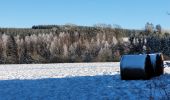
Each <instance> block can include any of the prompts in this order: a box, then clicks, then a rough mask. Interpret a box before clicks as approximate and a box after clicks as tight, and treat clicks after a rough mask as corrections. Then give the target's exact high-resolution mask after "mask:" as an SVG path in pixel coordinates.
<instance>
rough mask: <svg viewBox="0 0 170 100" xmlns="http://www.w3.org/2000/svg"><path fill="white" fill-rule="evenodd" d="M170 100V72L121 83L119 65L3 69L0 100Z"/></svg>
mask: <svg viewBox="0 0 170 100" xmlns="http://www.w3.org/2000/svg"><path fill="white" fill-rule="evenodd" d="M124 99H126V100H143V99H147V100H148V99H153V100H154V99H156V100H159V99H160V100H161V99H162V100H168V99H170V68H168V67H166V68H165V73H164V75H161V76H159V77H155V78H153V79H151V80H128V81H125V80H121V79H120V69H119V63H67V64H65V63H61V64H28V65H0V100H124Z"/></svg>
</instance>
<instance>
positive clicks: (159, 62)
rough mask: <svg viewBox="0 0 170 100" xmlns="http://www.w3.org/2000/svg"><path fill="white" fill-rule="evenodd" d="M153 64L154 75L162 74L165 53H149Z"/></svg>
mask: <svg viewBox="0 0 170 100" xmlns="http://www.w3.org/2000/svg"><path fill="white" fill-rule="evenodd" d="M149 56H150V59H151V64H152V67H153V69H154V76H160V75H162V74H163V73H164V66H163V65H164V64H163V60H164V58H163V55H162V54H161V53H155V54H149Z"/></svg>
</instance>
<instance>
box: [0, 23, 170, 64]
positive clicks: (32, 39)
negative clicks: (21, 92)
mask: <svg viewBox="0 0 170 100" xmlns="http://www.w3.org/2000/svg"><path fill="white" fill-rule="evenodd" d="M156 52H162V53H163V54H164V56H165V59H170V34H169V32H166V31H164V30H163V29H162V27H161V25H156V26H154V25H153V24H152V23H146V25H145V28H144V29H141V30H132V29H123V28H121V27H120V26H119V25H107V24H96V25H94V26H77V25H74V24H68V25H34V26H32V28H0V64H30V63H68V62H69V63H70V62H71V63H72V62H113V61H119V60H120V58H121V55H124V54H141V53H156Z"/></svg>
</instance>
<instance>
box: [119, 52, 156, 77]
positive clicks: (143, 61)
mask: <svg viewBox="0 0 170 100" xmlns="http://www.w3.org/2000/svg"><path fill="white" fill-rule="evenodd" d="M120 72H121V73H120V74H121V79H123V80H131V79H150V78H151V77H152V76H153V67H152V65H151V60H150V56H149V55H124V56H122V58H121V61H120Z"/></svg>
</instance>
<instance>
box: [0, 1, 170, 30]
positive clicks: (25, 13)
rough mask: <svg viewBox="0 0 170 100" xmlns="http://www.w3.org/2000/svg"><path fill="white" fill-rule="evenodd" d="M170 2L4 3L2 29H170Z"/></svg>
mask: <svg viewBox="0 0 170 100" xmlns="http://www.w3.org/2000/svg"><path fill="white" fill-rule="evenodd" d="M167 11H169V12H170V0H1V1H0V27H23V28H24V27H31V26H32V25H39V24H57V25H58V24H67V23H73V24H77V25H90V26H92V25H94V24H97V23H105V24H118V25H120V26H121V27H123V28H131V29H141V28H144V25H145V23H146V22H152V23H153V24H154V25H156V24H161V26H162V27H163V28H166V29H170V16H168V15H167V14H166V13H167Z"/></svg>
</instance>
